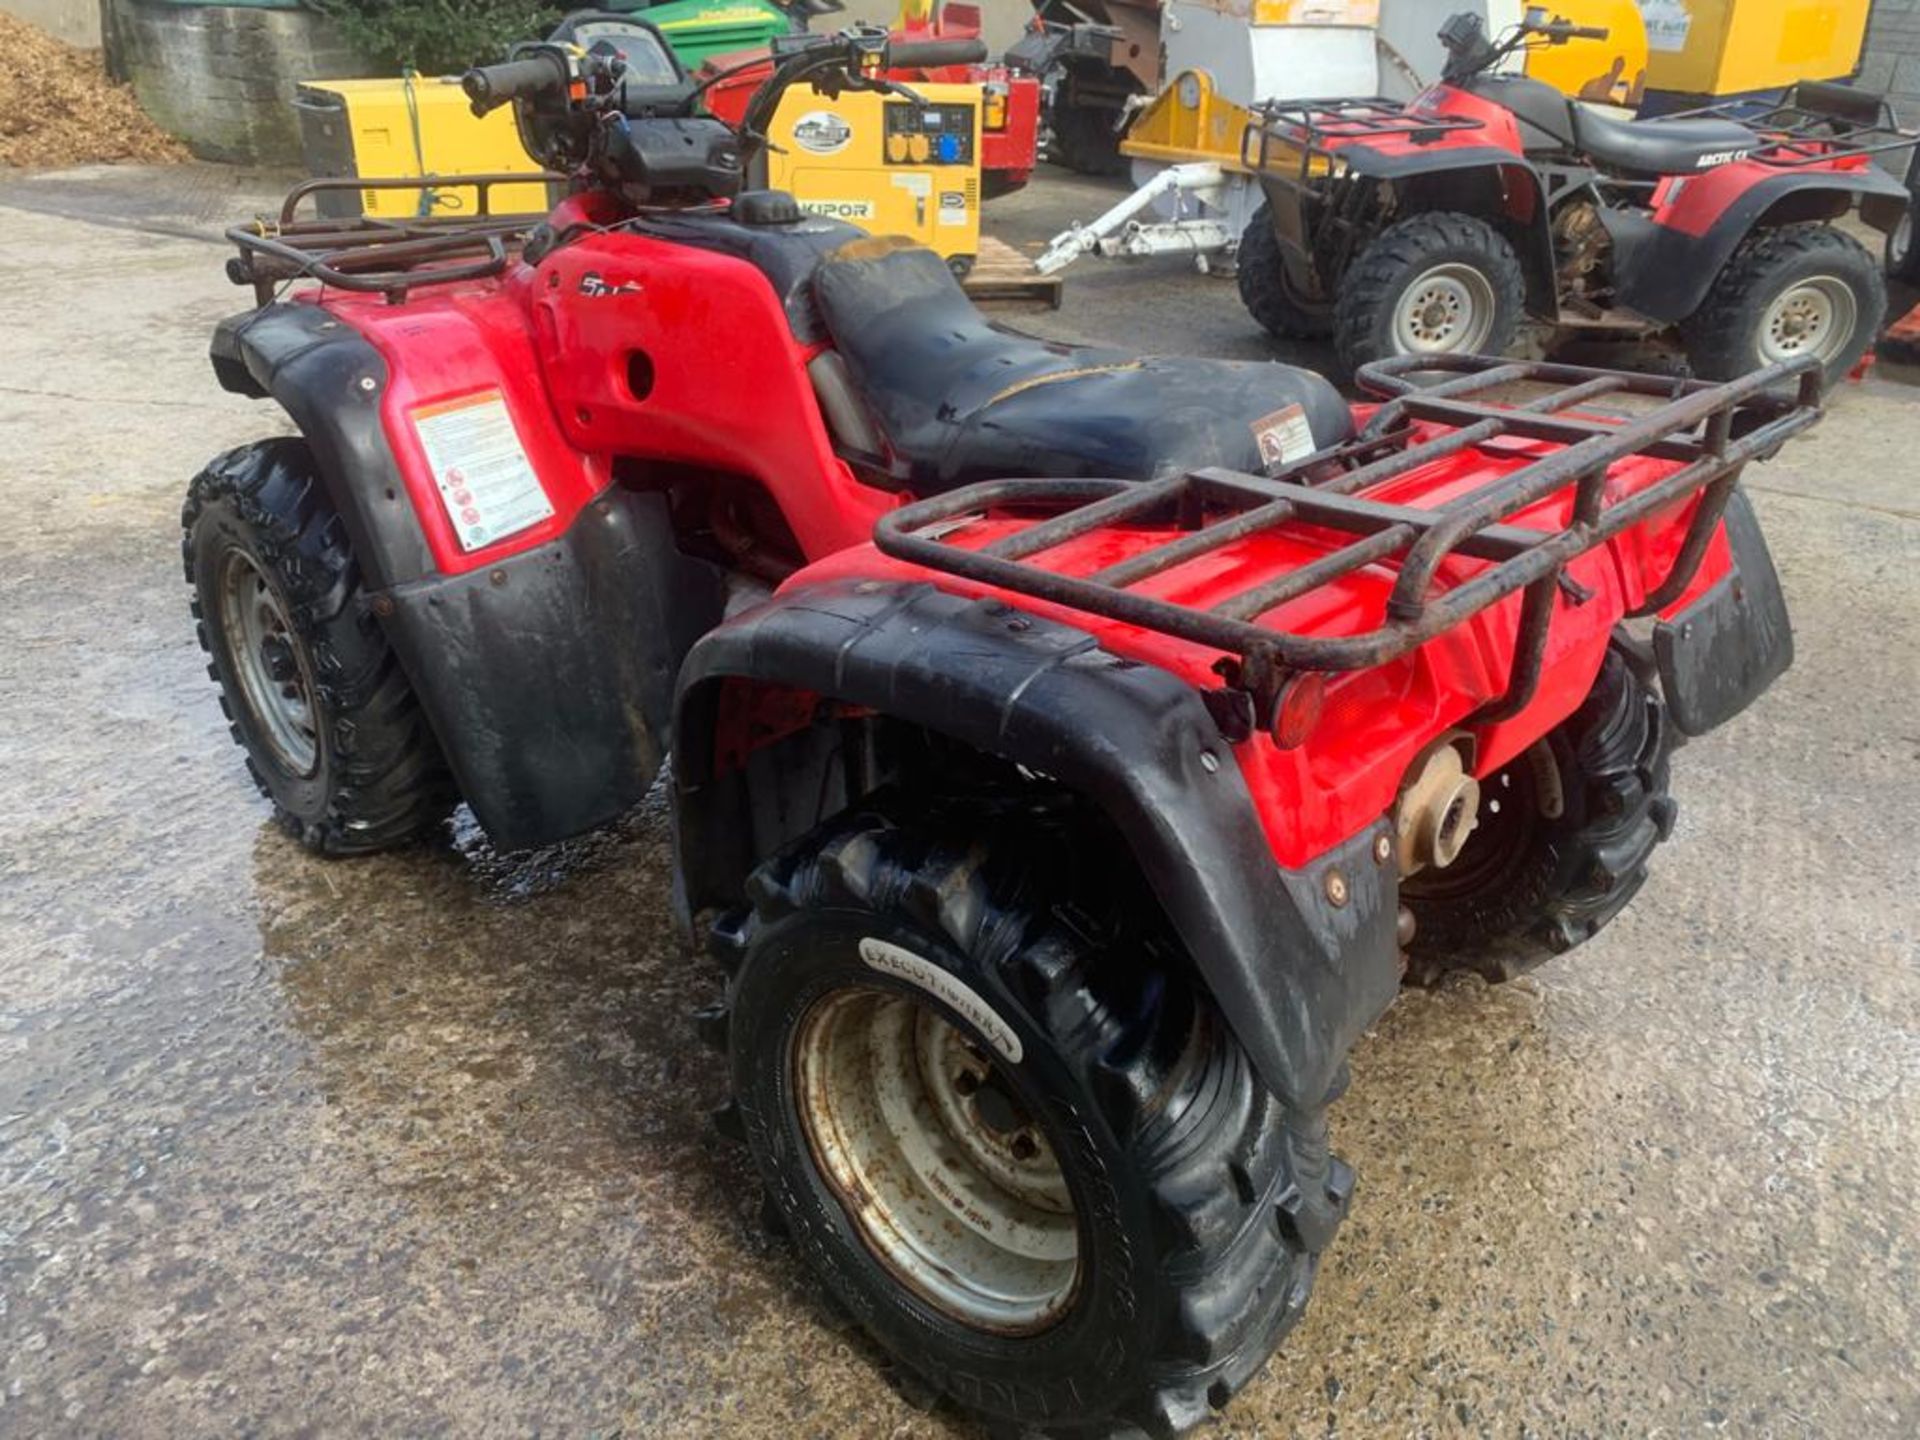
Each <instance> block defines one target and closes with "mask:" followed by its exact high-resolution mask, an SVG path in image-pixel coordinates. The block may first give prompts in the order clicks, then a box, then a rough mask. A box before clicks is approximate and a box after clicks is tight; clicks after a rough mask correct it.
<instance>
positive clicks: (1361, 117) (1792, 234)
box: [1238, 8, 1916, 381]
mask: <svg viewBox="0 0 1920 1440" xmlns="http://www.w3.org/2000/svg"><path fill="white" fill-rule="evenodd" d="M1606 35H1607V32H1606V31H1605V30H1604V29H1597V28H1594V27H1590V26H1576V25H1573V24H1571V23H1569V22H1567V21H1565V20H1559V19H1549V18H1548V15H1547V12H1546V11H1545V10H1543V9H1537V8H1536V9H1532V10H1529V11H1528V12H1527V16H1526V19H1525V20H1524V21H1523V22H1522V23H1521V24H1520V25H1519V26H1517V27H1515V29H1514V30H1513V31H1512V32H1511V33H1510V34H1508V35H1507V36H1506V37H1505V38H1504V39H1503V40H1501V41H1500V42H1498V43H1495V42H1492V41H1489V40H1488V39H1487V36H1486V33H1485V31H1484V30H1483V28H1482V26H1481V22H1480V18H1479V17H1478V16H1477V15H1472V14H1463V15H1456V16H1454V17H1453V18H1452V19H1450V20H1449V21H1448V22H1447V23H1446V25H1445V26H1444V27H1443V28H1442V30H1441V32H1440V40H1441V43H1442V44H1443V45H1444V46H1445V47H1446V50H1447V54H1448V61H1447V66H1446V70H1445V73H1444V75H1443V78H1442V79H1441V81H1440V83H1439V84H1437V85H1435V86H1433V87H1432V88H1430V89H1429V90H1427V91H1426V92H1425V93H1424V94H1422V95H1420V96H1419V97H1417V98H1416V99H1414V100H1412V101H1410V102H1408V103H1406V104H1404V105H1402V104H1398V103H1395V102H1391V101H1385V100H1345V101H1323V102H1311V101H1310V102H1304V103H1287V104H1278V103H1276V104H1273V105H1269V106H1265V107H1263V108H1262V110H1261V112H1260V114H1259V117H1258V118H1257V119H1256V120H1255V121H1254V122H1253V124H1252V125H1250V126H1249V127H1248V133H1247V136H1246V140H1245V145H1244V149H1243V157H1244V158H1245V160H1246V161H1247V163H1248V165H1249V166H1250V167H1252V168H1253V169H1254V170H1255V171H1256V172H1257V174H1258V175H1259V178H1260V184H1261V187H1262V189H1263V190H1264V191H1265V193H1266V197H1267V204H1266V206H1265V207H1264V208H1263V209H1261V210H1260V211H1258V212H1256V213H1255V215H1254V217H1253V219H1252V221H1251V222H1249V224H1248V227H1247V231H1246V235H1245V237H1244V239H1243V240H1242V241H1241V244H1240V251H1239V272H1238V273H1239V282H1240V295H1241V299H1242V300H1244V301H1245V303H1246V306H1247V309H1248V310H1249V311H1250V312H1251V313H1252V315H1253V317H1254V318H1255V319H1256V320H1258V321H1259V322H1260V323H1261V324H1262V325H1264V326H1266V328H1267V329H1268V330H1270V331H1272V332H1273V333H1274V334H1276V335H1291V336H1296V337H1300V338H1317V337H1321V336H1328V335H1330V336H1331V337H1332V339H1333V343H1334V347H1335V349H1336V350H1337V351H1338V353H1339V356H1340V359H1341V361H1342V362H1343V363H1344V364H1346V365H1347V366H1349V367H1355V366H1359V365H1363V364H1366V363H1367V362H1368V361H1371V360H1378V359H1381V358H1383V357H1386V356H1392V355H1406V354H1434V353H1482V354H1497V353H1500V352H1503V351H1506V350H1507V349H1509V348H1510V347H1511V346H1512V344H1513V342H1514V339H1515V337H1516V334H1517V333H1518V331H1519V328H1520V324H1521V321H1522V319H1523V318H1531V319H1532V320H1533V321H1535V322H1536V323H1538V324H1540V325H1542V326H1544V327H1547V329H1548V330H1549V332H1550V334H1549V338H1550V339H1557V340H1581V339H1585V340H1603V341H1604V340H1607V339H1614V340H1618V339H1624V338H1643V337H1648V336H1654V335H1660V336H1672V337H1673V338H1677V340H1678V341H1679V344H1680V347H1681V348H1682V349H1683V350H1684V352H1685V357H1686V360H1687V362H1688V364H1689V365H1690V366H1691V368H1692V370H1693V373H1695V374H1696V375H1701V376H1704V377H1707V378H1709V379H1717V380H1725V379H1730V378H1732V377H1733V376H1736V375H1744V374H1746V373H1747V372H1748V371H1750V370H1754V369H1756V368H1758V367H1759V366H1762V365H1769V364H1773V363H1776V362H1778V361H1782V360H1792V359H1797V358H1799V357H1800V356H1803V355H1811V356H1813V357H1814V358H1815V359H1817V360H1818V361H1819V362H1820V364H1821V365H1822V366H1823V367H1824V368H1825V372H1826V376H1827V379H1828V380H1829V381H1832V380H1834V379H1837V378H1838V377H1839V376H1841V375H1844V374H1845V373H1846V372H1847V371H1848V370H1849V369H1851V368H1852V366H1853V365H1854V364H1855V362H1857V361H1858V360H1859V359H1860V357H1861V355H1862V354H1864V353H1865V351H1866V348H1867V346H1868V345H1869V344H1871V343H1872V341H1873V338H1874V336H1875V335H1877V334H1878V333H1879V330H1880V322H1881V318H1882V315H1883V313H1884V312H1885V310H1886V286H1885V284H1884V282H1883V281H1882V279H1881V277H1880V269H1879V266H1878V265H1877V264H1876V263H1875V261H1874V259H1873V257H1872V256H1871V255H1869V254H1868V252H1867V250H1866V249H1865V248H1864V247H1863V246H1862V245H1861V244H1860V243H1859V242H1858V241H1857V240H1855V239H1854V238H1853V237H1852V236H1851V235H1849V234H1847V233H1846V232H1845V231H1843V230H1841V229H1839V228H1838V227H1837V226H1836V225H1835V223H1834V222H1835V221H1837V220H1838V219H1840V218H1841V217H1842V216H1844V215H1846V214H1847V213H1848V212H1849V211H1851V210H1852V209H1853V208H1854V207H1855V204H1856V202H1857V204H1858V207H1859V213H1860V218H1861V219H1862V220H1863V221H1865V222H1866V223H1867V224H1868V225H1871V226H1873V227H1875V228H1877V229H1879V230H1881V231H1891V230H1893V229H1894V228H1895V227H1896V226H1897V225H1898V224H1899V222H1900V219H1901V217H1902V216H1903V215H1904V214H1905V213H1906V206H1907V191H1906V187H1905V186H1903V185H1901V184H1900V183H1899V182H1898V181H1897V180H1895V179H1894V178H1893V176H1891V175H1889V174H1887V173H1886V172H1885V171H1883V170H1881V169H1879V168H1878V167H1877V166H1876V165H1875V164H1874V160H1873V157H1874V156H1875V155H1880V154H1889V153H1890V152H1894V151H1899V150H1902V149H1906V148H1908V147H1910V146H1912V145H1913V144H1914V141H1915V138H1916V137H1915V136H1914V135H1912V134H1907V133H1903V132H1902V131H1901V130H1900V129H1899V128H1898V127H1897V125H1896V124H1895V123H1894V118H1893V115H1892V112H1891V109H1890V108H1889V107H1888V106H1887V104H1886V102H1885V101H1883V100H1881V99H1879V98H1878V97H1876V96H1873V95H1869V94H1866V93H1864V92H1862V91H1858V90H1853V89H1850V88H1847V87H1845V86H1840V85H1823V84H1803V85H1801V86H1799V87H1798V88H1797V89H1796V90H1795V91H1794V92H1793V95H1792V97H1791V98H1790V99H1789V101H1788V103H1786V104H1785V105H1782V106H1780V107H1778V108H1777V109H1774V110H1770V111H1766V112H1764V113H1760V114H1753V115H1744V116H1743V115H1737V114H1736V113H1735V112H1734V111H1732V110H1731V109H1719V110H1697V111H1691V112H1687V113H1686V114H1683V115H1677V116H1670V117H1665V118H1662V119H1658V120H1619V119H1616V118H1614V117H1613V116H1612V115H1610V114H1609V113H1608V112H1607V111H1606V110H1605V109H1603V108H1601V107H1598V106H1595V105H1591V104H1588V103H1586V102H1584V101H1579V100H1570V99H1569V98H1568V97H1567V96H1566V95H1564V94H1562V93H1561V92H1560V91H1558V90H1556V89H1554V88H1553V87H1552V86H1550V85H1547V84H1544V83H1543V82H1541V81H1539V80H1533V79H1529V78H1527V77H1526V76H1523V75H1508V74H1500V73H1497V70H1496V67H1497V66H1499V65H1500V63H1501V62H1502V61H1503V60H1505V59H1506V58H1507V57H1508V56H1509V55H1512V54H1514V53H1515V52H1517V51H1520V50H1522V49H1525V48H1527V47H1530V46H1534V45H1552V44H1564V43H1565V42H1566V41H1567V40H1569V39H1574V38H1588V39H1600V40H1604V39H1605V38H1606Z"/></svg>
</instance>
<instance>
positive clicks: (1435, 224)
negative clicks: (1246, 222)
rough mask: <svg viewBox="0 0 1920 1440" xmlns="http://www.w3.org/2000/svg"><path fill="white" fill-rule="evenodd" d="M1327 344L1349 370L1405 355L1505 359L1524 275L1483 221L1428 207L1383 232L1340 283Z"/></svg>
mask: <svg viewBox="0 0 1920 1440" xmlns="http://www.w3.org/2000/svg"><path fill="white" fill-rule="evenodd" d="M1339 290H1340V294H1339V296H1338V298H1337V299H1336V300H1335V302H1334V309H1333V317H1334V325H1333V343H1334V348H1335V349H1336V350H1337V351H1338V352H1339V355H1340V363H1341V364H1342V365H1344V366H1346V367H1347V369H1348V370H1349V371H1352V370H1358V369H1359V368H1360V367H1361V366H1362V365H1366V364H1369V363H1371V362H1372V361H1375V360H1385V359H1388V358H1390V357H1392V356H1395V355H1410V354H1429V355H1435V354H1447V355H1453V354H1464V355H1499V354H1504V353H1505V352H1506V350H1507V348H1508V347H1509V346H1511V345H1512V344H1513V338H1514V336H1515V335H1516V334H1518V333H1519V329H1520V319H1521V316H1522V314H1523V313H1524V310H1525V306H1526V276H1525V274H1524V272H1522V270H1521V268H1520V258H1519V257H1518V256H1517V255H1515V254H1514V253H1513V246H1512V245H1510V244H1509V243H1508V242H1507V238H1506V236H1504V235H1502V234H1501V233H1500V232H1499V231H1498V230H1495V229H1494V228H1493V227H1492V226H1491V225H1489V224H1487V223H1486V222H1485V221H1484V220H1477V219H1475V218H1474V217H1473V216H1471V215H1456V214H1454V213H1452V212H1450V211H1443V210H1434V211H1429V212H1427V213H1425V214H1421V215H1414V216H1411V217H1410V218H1408V219H1405V220H1402V221H1401V222H1400V223H1399V224H1397V225H1391V226H1389V227H1387V229H1385V230H1383V231H1381V232H1380V234H1379V235H1378V236H1376V237H1375V238H1374V239H1373V241H1372V242H1371V243H1370V244H1369V245H1368V246H1367V248H1366V249H1364V250H1362V251H1361V252H1360V255H1359V257H1358V258H1357V259H1356V260H1355V261H1354V262H1353V264H1352V266H1351V267H1350V268H1349V269H1348V270H1347V272H1346V274H1345V275H1344V276H1342V277H1341V280H1340V286H1339Z"/></svg>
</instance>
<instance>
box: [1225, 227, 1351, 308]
mask: <svg viewBox="0 0 1920 1440" xmlns="http://www.w3.org/2000/svg"><path fill="white" fill-rule="evenodd" d="M1234 263H1235V265H1236V266H1237V267H1238V268H1237V270H1236V272H1235V275H1236V279H1237V280H1238V282H1239V285H1240V303H1241V304H1243V305H1245V306H1246V307H1247V313H1248V314H1249V315H1251V316H1253V318H1254V319H1255V320H1258V321H1259V322H1260V324H1261V326H1262V327H1263V328H1264V329H1265V330H1266V332H1267V333H1268V334H1269V335H1272V336H1274V337H1275V338H1277V339H1281V340H1324V339H1325V338H1326V337H1327V336H1329V335H1331V334H1332V333H1333V306H1332V304H1331V303H1329V302H1327V301H1324V300H1322V301H1316V300H1310V299H1308V298H1307V297H1305V296H1303V295H1300V294H1298V293H1297V292H1296V290H1295V289H1294V285H1293V281H1292V280H1291V279H1290V278H1288V275H1287V265H1286V259H1285V257H1284V255H1283V254H1282V253H1281V249H1280V237H1279V236H1277V235H1275V234H1274V233H1273V212H1272V211H1271V210H1270V209H1269V208H1268V207H1267V206H1265V205H1262V206H1261V207H1260V208H1259V209H1258V210H1256V211H1255V212H1254V214H1253V219H1251V220H1249V221H1248V222H1247V228H1246V233H1245V234H1243V235H1242V236H1241V237H1240V249H1239V252H1238V253H1237V254H1236V256H1235V257H1234Z"/></svg>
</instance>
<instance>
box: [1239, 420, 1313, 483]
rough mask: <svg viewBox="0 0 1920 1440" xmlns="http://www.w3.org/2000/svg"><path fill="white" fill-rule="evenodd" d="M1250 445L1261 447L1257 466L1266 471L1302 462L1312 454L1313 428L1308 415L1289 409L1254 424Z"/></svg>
mask: <svg viewBox="0 0 1920 1440" xmlns="http://www.w3.org/2000/svg"><path fill="white" fill-rule="evenodd" d="M1253 443H1254V444H1255V445H1257V446H1259V447H1260V463H1261V464H1262V465H1264V466H1266V467H1267V469H1269V470H1275V469H1278V468H1279V467H1280V466H1282V465H1291V464H1292V463H1293V462H1294V461H1296V460H1304V459H1306V458H1307V456H1309V455H1311V454H1312V453H1313V427H1312V426H1311V425H1309V424H1308V423H1307V412H1306V410H1305V409H1303V408H1302V407H1301V406H1299V405H1289V406H1287V407H1286V408H1285V409H1284V410H1276V411H1274V412H1273V413H1272V414H1271V415H1263V416H1261V417H1260V418H1259V419H1258V420H1256V421H1254V422H1253Z"/></svg>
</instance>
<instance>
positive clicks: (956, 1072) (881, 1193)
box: [791, 987, 1080, 1335]
mask: <svg viewBox="0 0 1920 1440" xmlns="http://www.w3.org/2000/svg"><path fill="white" fill-rule="evenodd" d="M791 1062H792V1075H793V1079H794V1099H795V1103H796V1106H797V1108H798V1111H799V1116H800V1122H801V1128H802V1129H803V1130H804V1131H805V1133H806V1137H807V1144H808V1147H809V1148H810V1149H811V1151H812V1153H813V1158H814V1162H815V1164H816V1165H817V1166H818V1168H819V1171H820V1173H821V1175H822V1176H823V1177H824V1178H825V1180H826V1181H827V1184H828V1186H829V1187H830V1188H831V1189H832V1190H833V1191H834V1194H835V1198H836V1199H838V1200H839V1202H840V1206H841V1208H842V1209H843V1210H844V1211H845V1212H846V1215H847V1219H848V1220H849V1222H850V1223H851V1224H852V1225H853V1228H854V1230H855V1231H856V1232H857V1233H858V1234H859V1236H860V1239H861V1241H862V1242H863V1243H864V1244H865V1245H866V1247H867V1248H868V1249H869V1250H870V1251H872V1252H873V1254H874V1256H875V1258H877V1259H878V1260H879V1261H880V1262H881V1263H882V1264H884V1265H885V1266H886V1267H887V1268H888V1269H889V1270H891V1271H892V1272H893V1273H894V1275H896V1276H897V1277H898V1278H899V1279H900V1280H901V1281H902V1282H904V1283H905V1284H906V1285H907V1286H908V1287H909V1288H910V1289H912V1290H913V1291H915V1292H916V1293H917V1294H919V1295H920V1297H921V1298H922V1299H924V1300H926V1301H927V1302H928V1303H929V1304H931V1305H933V1306H934V1307H935V1308H937V1309H939V1310H942V1311H944V1312H945V1313H946V1314H948V1315H950V1316H952V1317H953V1318H955V1319H957V1320H960V1321H961V1322H963V1323H965V1324H967V1325H971V1326H973V1327H974V1328H976V1329H980V1330H987V1331H992V1332H994V1333H997V1334H1012V1335H1022V1334H1031V1333H1033V1332H1035V1331H1037V1330H1042V1329H1045V1328H1046V1327H1047V1326H1048V1325H1050V1324H1052V1323H1053V1322H1054V1321H1055V1320H1057V1319H1059V1317H1060V1316H1061V1315H1062V1314H1063V1313H1065V1311H1066V1309H1067V1307H1068V1306H1069V1305H1070V1304H1071V1303H1072V1301H1073V1296H1074V1292H1075V1290H1076V1288H1077V1286H1078V1282H1079V1276H1080V1240H1079V1226H1078V1223H1077V1221H1076V1219H1075V1215H1074V1208H1073V1201H1072V1198H1071V1196H1070V1195H1069V1193H1068V1190H1067V1183H1066V1176H1065V1175H1064V1173H1063V1172H1062V1171H1061V1168H1060V1164H1059V1161H1058V1160H1057V1159H1056V1158H1055V1156H1054V1152H1053V1149H1052V1146H1051V1145H1050V1144H1049V1142H1048V1140H1047V1137H1046V1135H1045V1133H1044V1132H1043V1131H1042V1129H1041V1127H1040V1126H1039V1125H1038V1124H1037V1123H1036V1122H1034V1121H1033V1120H1032V1119H1031V1118H1030V1117H1028V1116H1027V1115H1026V1114H1025V1112H1024V1111H1023V1110H1022V1109H1021V1107H1020V1103H1019V1099H1018V1095H1017V1092H1016V1091H1015V1090H1014V1088H1013V1086H1012V1085H1011V1083H1010V1082H1008V1081H1007V1080H1006V1078H1005V1076H1004V1075H1003V1074H1001V1073H999V1072H997V1071H996V1069H995V1067H994V1065H993V1064H992V1063H990V1061H989V1059H988V1058H987V1051H986V1048H985V1047H984V1046H980V1045H976V1044H974V1043H973V1042H972V1041H971V1040H970V1039H969V1038H968V1036H967V1035H966V1033H965V1032H963V1031H961V1030H960V1029H959V1028H957V1027H956V1026H954V1025H952V1024H950V1023H948V1021H947V1020H946V1019H945V1018H944V1017H943V1016H941V1015H940V1014H939V1013H938V1012H936V1011H935V1010H934V1009H933V1008H932V1007H931V1006H929V1005H925V1004H923V1003H921V1002H920V1001H918V1000H916V999H914V998H913V997H911V996H909V995H905V994H902V993H900V992H899V991H894V990H879V989H871V988H867V987H849V988H847V989H842V990H835V991H832V992H831V993H829V994H827V995H826V996H823V997H822V998H821V999H820V1000H818V1001H816V1002H814V1004H813V1006H812V1007H811V1008H810V1009H809V1010H808V1011H807V1013H806V1015H805V1016H804V1017H803V1018H802V1020H801V1023H800V1026H799V1027H798V1029H797V1030H796V1031H795V1032H794V1041H793V1052H792V1057H791Z"/></svg>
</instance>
